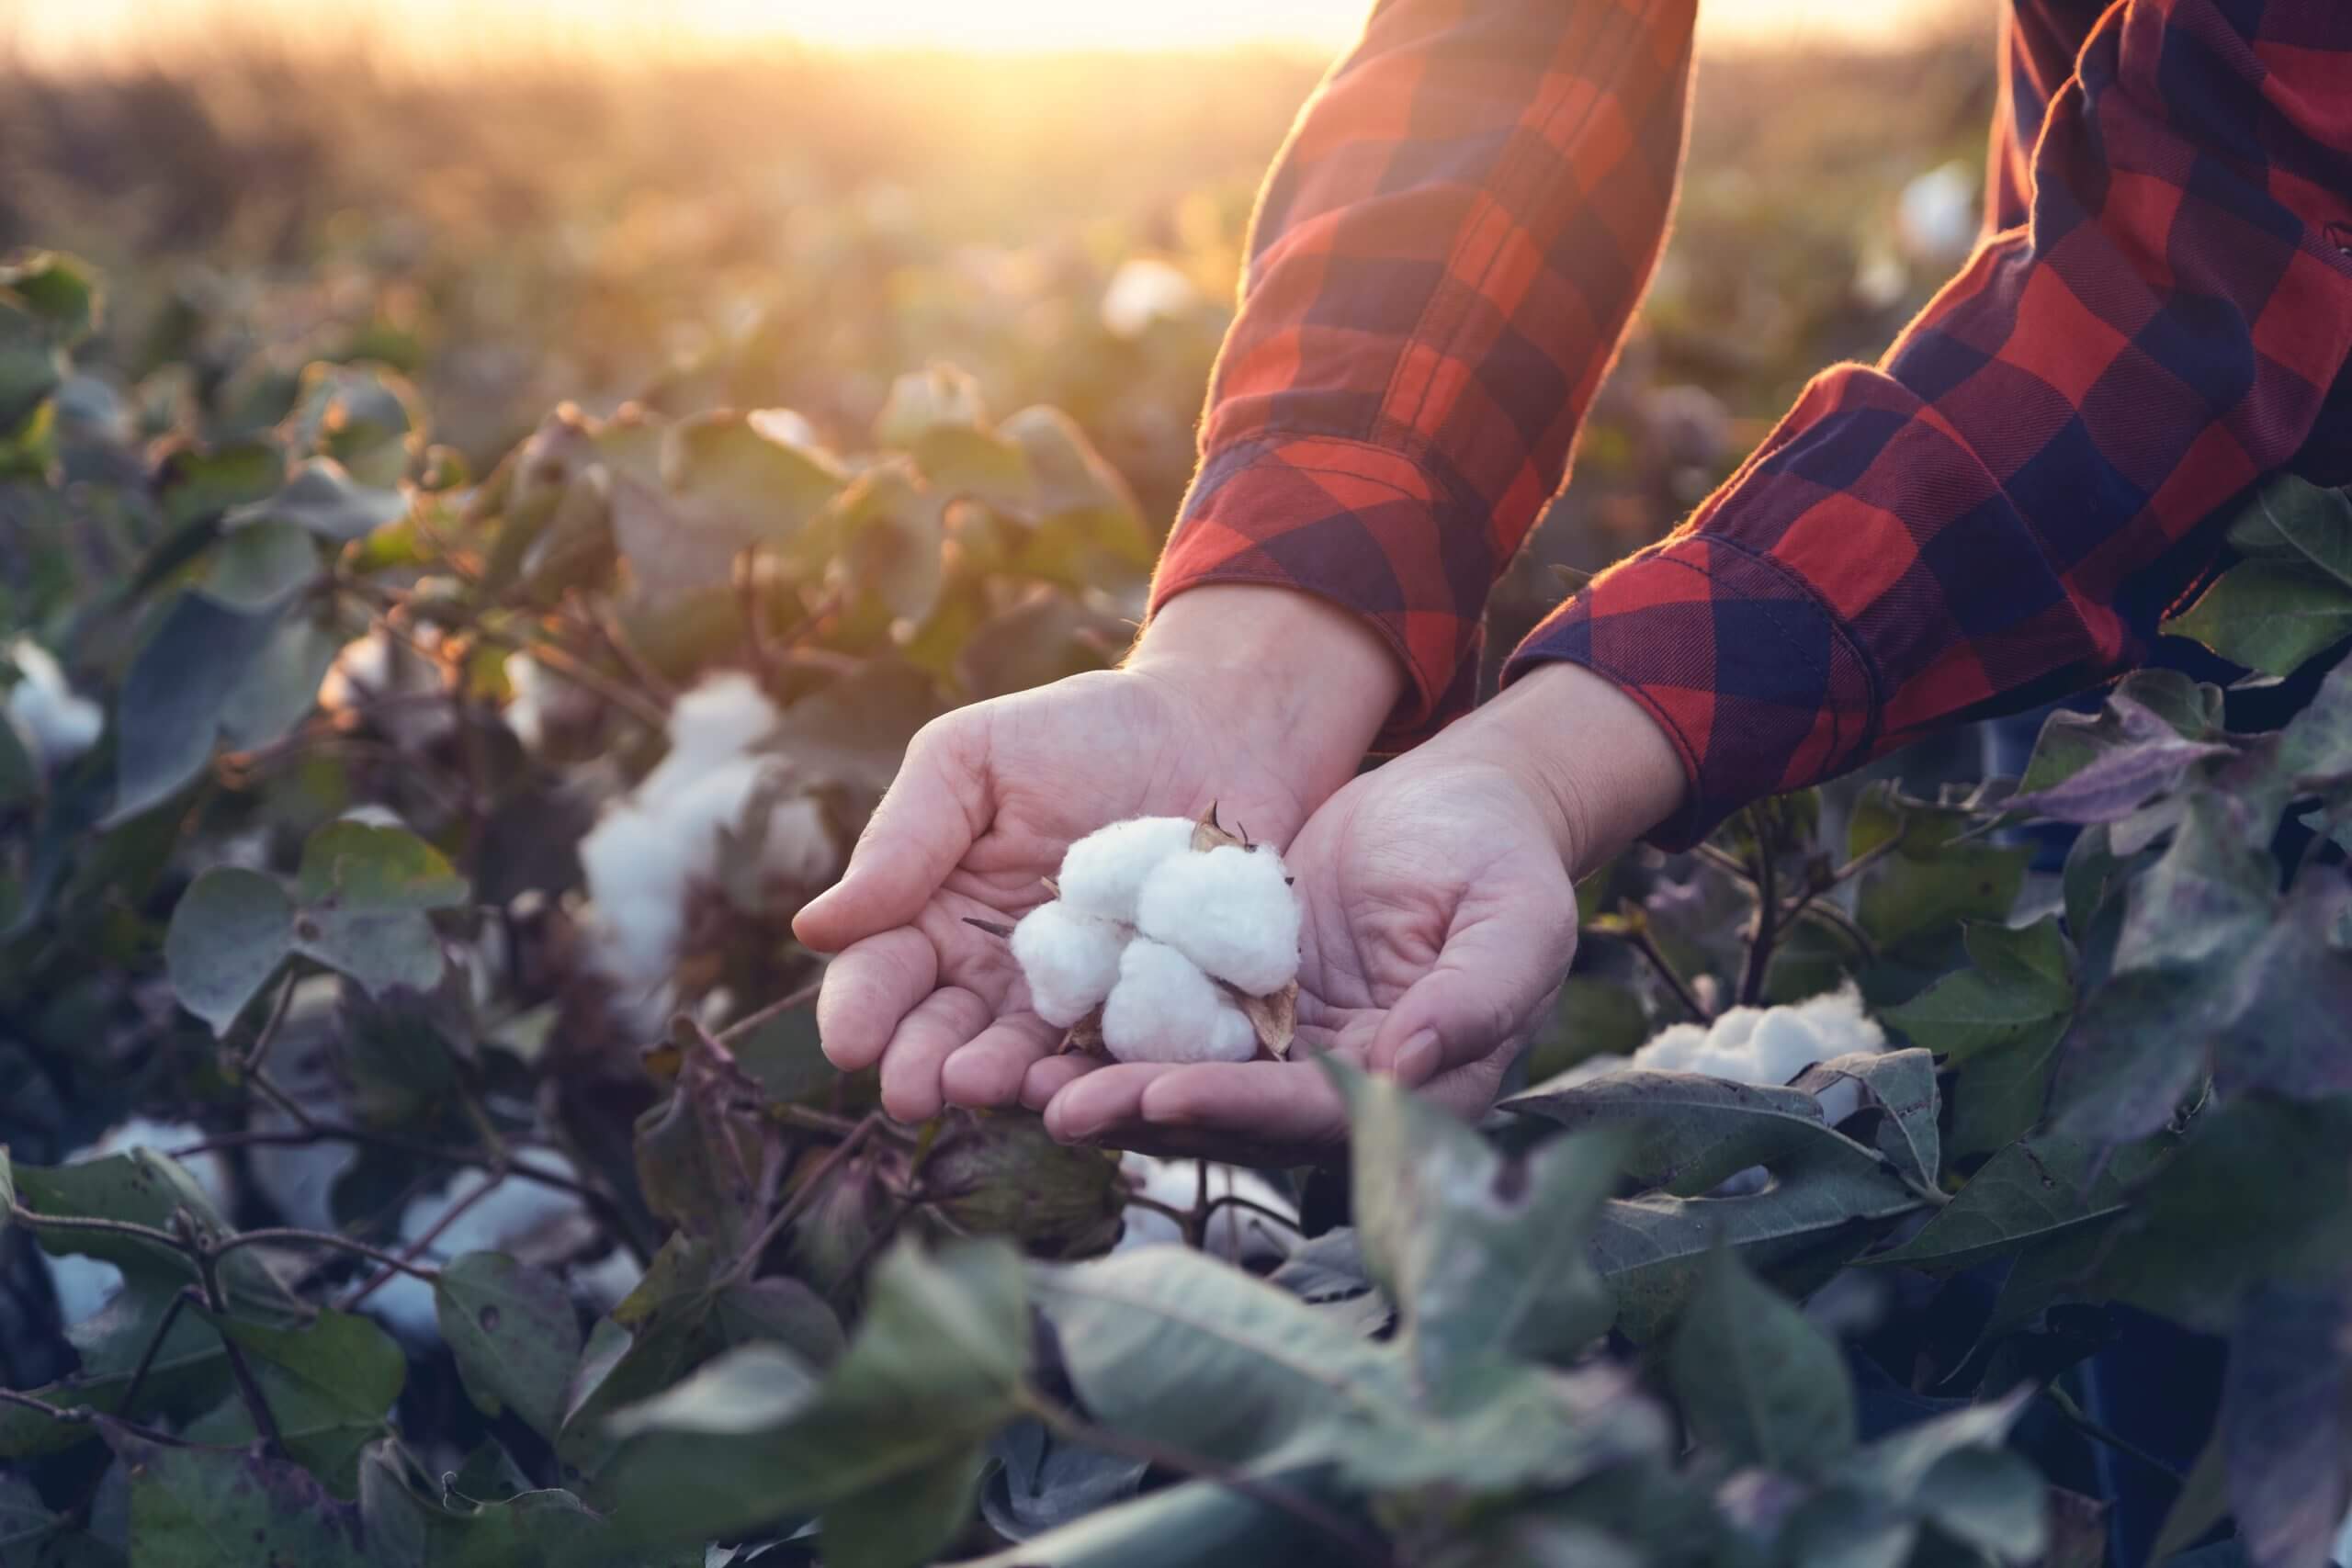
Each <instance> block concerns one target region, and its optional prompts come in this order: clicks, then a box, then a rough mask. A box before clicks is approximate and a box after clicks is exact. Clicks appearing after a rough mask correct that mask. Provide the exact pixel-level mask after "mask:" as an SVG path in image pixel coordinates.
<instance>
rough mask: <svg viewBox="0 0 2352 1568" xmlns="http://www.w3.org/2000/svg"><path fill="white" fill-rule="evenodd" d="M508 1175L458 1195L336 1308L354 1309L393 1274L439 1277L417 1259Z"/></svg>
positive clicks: (497, 1176) (341, 1309)
mask: <svg viewBox="0 0 2352 1568" xmlns="http://www.w3.org/2000/svg"><path fill="white" fill-rule="evenodd" d="M505 1179H506V1177H505V1173H504V1172H503V1171H500V1172H497V1173H494V1174H493V1175H492V1177H491V1178H490V1179H489V1180H487V1181H484V1182H483V1183H482V1184H481V1186H479V1187H477V1188H475V1189H474V1190H472V1191H470V1192H469V1193H467V1194H466V1195H465V1196H464V1197H462V1198H460V1199H458V1201H456V1202H454V1203H452V1204H450V1205H449V1206H448V1207H447V1208H446V1209H444V1210H442V1211H441V1217H440V1218H439V1219H437V1220H435V1221H434V1222H433V1223H432V1224H429V1225H427V1226H425V1227H424V1233H423V1234H422V1235H419V1236H418V1237H417V1238H416V1239H415V1240H414V1241H412V1242H410V1243H409V1244H408V1245H407V1246H406V1247H402V1248H401V1250H400V1254H399V1256H398V1257H397V1258H386V1259H385V1266H384V1267H383V1268H382V1269H379V1270H378V1271H377V1273H376V1274H375V1275H374V1277H372V1278H370V1279H368V1280H363V1281H362V1282H361V1283H359V1284H358V1285H356V1286H354V1287H353V1288H352V1290H351V1292H350V1293H349V1294H347V1295H345V1297H344V1298H343V1300H341V1301H340V1302H337V1303H335V1306H336V1308H337V1309H338V1310H339V1311H343V1312H350V1311H352V1310H353V1309H355V1308H356V1307H357V1306H358V1305H359V1303H361V1302H364V1301H366V1300H367V1299H368V1297H369V1296H372V1295H374V1294H375V1293H376V1292H378V1291H379V1290H380V1289H381V1288H382V1287H383V1286H384V1285H385V1284H386V1283H387V1282H388V1281H389V1280H390V1279H391V1277H392V1276H393V1275H395V1274H406V1275H408V1276H409V1277H411V1278H412V1279H424V1280H433V1279H437V1278H439V1275H438V1274H437V1273H435V1274H426V1273H423V1272H421V1271H420V1270H419V1269H417V1267H416V1260H417V1259H418V1258H422V1257H424V1255H425V1253H426V1252H427V1251H429V1250H430V1249H431V1248H432V1246H433V1244H434V1243H435V1242H436V1241H439V1240H440V1239H441V1237H442V1235H443V1233H445V1232H446V1231H447V1230H448V1228H449V1227H450V1226H451V1225H453V1224H457V1223H458V1220H459V1219H460V1218H462V1217H463V1216H464V1214H465V1212H466V1211H467V1210H468V1209H470V1208H472V1207H473V1206H474V1205H475V1204H476V1203H479V1202H481V1201H482V1200H483V1199H485V1198H487V1197H489V1196H490V1195H491V1194H492V1192H495V1191H497V1190H498V1189H499V1188H500V1187H501V1186H503V1185H504V1183H505Z"/></svg>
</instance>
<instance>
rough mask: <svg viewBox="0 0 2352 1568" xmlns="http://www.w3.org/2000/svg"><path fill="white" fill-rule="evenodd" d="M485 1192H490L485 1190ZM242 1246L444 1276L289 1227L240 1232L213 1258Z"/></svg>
mask: <svg viewBox="0 0 2352 1568" xmlns="http://www.w3.org/2000/svg"><path fill="white" fill-rule="evenodd" d="M484 1190H485V1191H486V1190H488V1189H487V1188H485V1189H484ZM239 1247H330V1248H332V1249H334V1250H335V1251H337V1252H348V1253H350V1254H351V1255H352V1256H353V1257H354V1258H369V1259H371V1260H373V1261H375V1262H378V1263H380V1264H382V1265H383V1266H384V1267H385V1268H387V1269H396V1270H398V1271H399V1272H401V1273H402V1274H411V1275H414V1276H415V1277H416V1278H417V1279H420V1280H424V1281H425V1282H426V1283H427V1284H430V1283H432V1282H433V1281H434V1280H437V1279H439V1278H440V1277H441V1274H440V1270H438V1269H427V1268H424V1267H421V1266H419V1265H417V1264H415V1263H412V1262H410V1261H408V1260H407V1259H405V1258H400V1257H397V1256H395V1255H394V1254H392V1253H390V1252H386V1251H385V1250H384V1249H383V1248H382V1247H370V1246H368V1244H367V1243H366V1242H364V1241H354V1240H352V1239H351V1237H349V1236H347V1235H335V1234H334V1232H333V1231H306V1230H298V1229H295V1228H294V1227H292V1226H290V1225H272V1226H265V1227H264V1228H262V1229H260V1230H257V1231H239V1232H237V1233H236V1234H235V1235H226V1236H222V1237H221V1238H220V1241H219V1242H218V1243H217V1244H215V1245H214V1247H213V1248H212V1252H213V1256H214V1257H216V1258H217V1257H219V1256H220V1255H221V1254H223V1253H228V1252H234V1251H235V1250H236V1249H237V1248H239Z"/></svg>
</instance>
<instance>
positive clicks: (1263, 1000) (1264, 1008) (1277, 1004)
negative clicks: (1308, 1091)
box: [1234, 980, 1298, 1061]
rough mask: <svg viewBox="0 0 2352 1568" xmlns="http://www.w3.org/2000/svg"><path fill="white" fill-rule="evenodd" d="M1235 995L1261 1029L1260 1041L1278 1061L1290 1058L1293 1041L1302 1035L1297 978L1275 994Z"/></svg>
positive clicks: (1255, 1024) (1243, 1010) (1242, 1008)
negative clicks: (1299, 1021)
mask: <svg viewBox="0 0 2352 1568" xmlns="http://www.w3.org/2000/svg"><path fill="white" fill-rule="evenodd" d="M1234 994H1235V996H1236V998H1238V1000H1239V1001H1240V1003H1241V1011H1242V1015H1243V1016H1244V1017H1246V1018H1247V1019H1249V1021H1250V1027H1251V1028H1252V1029H1255V1030H1256V1031H1257V1032H1258V1043H1259V1044H1260V1045H1261V1046H1263V1047H1264V1048H1265V1049H1266V1051H1267V1052H1268V1053H1269V1054H1270V1055H1272V1056H1273V1057H1274V1058H1275V1059H1276V1060H1278V1061H1287V1060H1288V1059H1289V1057H1290V1046H1291V1042H1292V1041H1293V1040H1295V1039H1296V1038H1297V1037H1298V982H1297V981H1295V980H1293V981H1292V982H1291V983H1290V984H1289V985H1287V986H1284V987H1283V988H1282V989H1281V990H1279V991H1276V992H1275V993H1274V994H1273V995H1272V996H1271V997H1250V996H1242V995H1241V994H1240V993H1239V992H1238V991H1237V992H1235V993H1234Z"/></svg>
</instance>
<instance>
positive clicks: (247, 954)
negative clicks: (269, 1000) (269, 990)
mask: <svg viewBox="0 0 2352 1568" xmlns="http://www.w3.org/2000/svg"><path fill="white" fill-rule="evenodd" d="M293 951H294V901H293V900H292V899H291V898H288V897H287V896H286V890H285V889H284V888H282V887H280V886H278V885H277V879H276V878H274V877H269V876H265V875H263V874H261V873H260V872H257V871H247V870H245V869H244V868H243V867H242V866H216V867H214V868H213V869H212V870H210V871H208V872H206V873H205V874H203V875H202V876H199V877H198V878H197V879H196V881H195V882H194V883H193V884H191V885H190V886H189V887H188V890H187V892H186V893H185V894H182V895H181V896H180V901H179V902H178V903H177V904H175V905H174V906H173V907H172V919H171V925H170V927H169V928H168V929H167V930H166V931H165V932H164V969H165V971H166V972H167V973H168V974H169V975H170V976H171V980H172V991H173V994H174V995H175V996H177V997H178V998H179V1000H180V1005H181V1006H182V1007H184V1008H186V1009H187V1010H188V1011H190V1012H192V1013H194V1014H196V1016H197V1017H198V1018H200V1019H202V1020H204V1021H205V1022H207V1023H209V1024H210V1025H211V1026H212V1032H213V1033H214V1034H216V1035H226V1034H227V1033H228V1032H229V1030H230V1028H231V1026H232V1025H233V1024H234V1023H235V1022H236V1021H237V1018H238V1015H239V1014H241V1013H243V1011H244V1010H245V1004H246V1003H248V1002H250V1001H252V1000H253V999H254V997H256V996H258V995H259V994H260V993H261V988H262V987H264V986H266V985H267V984H269V977H270V976H273V975H275V974H277V966H278V965H279V964H283V963H285V962H286V959H287V956H288V954H289V953H292V952H293Z"/></svg>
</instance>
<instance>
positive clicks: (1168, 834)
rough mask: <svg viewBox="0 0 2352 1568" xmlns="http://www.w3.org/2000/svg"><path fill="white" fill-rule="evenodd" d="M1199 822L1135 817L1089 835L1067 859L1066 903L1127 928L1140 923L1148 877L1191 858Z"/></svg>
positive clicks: (1064, 862)
mask: <svg viewBox="0 0 2352 1568" xmlns="http://www.w3.org/2000/svg"><path fill="white" fill-rule="evenodd" d="M1192 847H1193V824H1192V823H1191V822H1190V821H1188V820H1186V819H1185V818H1182V817H1131V818H1128V819H1127V820H1126V821H1125V822H1114V823H1112V824H1111V825H1110V826H1109V827H1107V828H1103V829H1097V830H1095V831H1094V832H1091V833H1089V834H1088V835H1086V837H1084V838H1083V839H1080V840H1078V842H1076V843H1074V844H1072V845H1070V847H1069V851H1068V852H1066V853H1065V854H1064V855H1063V856H1062V868H1061V875H1060V877H1059V878H1058V879H1057V881H1058V886H1060V888H1061V897H1062V900H1063V902H1065V903H1067V904H1069V906H1070V907H1071V908H1076V909H1080V910H1083V911H1084V912H1086V913H1087V914H1090V915H1100V916H1102V917H1103V919H1106V920H1118V921H1121V922H1123V923H1125V924H1126V925H1133V924H1135V921H1136V898H1137V897H1139V896H1140V895H1141V893H1142V891H1143V883H1144V878H1145V877H1147V876H1149V875H1150V874H1151V873H1152V871H1153V869H1154V868H1155V867H1157V866H1158V865H1159V863H1161V862H1163V861H1165V860H1168V859H1170V857H1172V856H1175V855H1181V854H1189V853H1191V852H1192Z"/></svg>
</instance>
